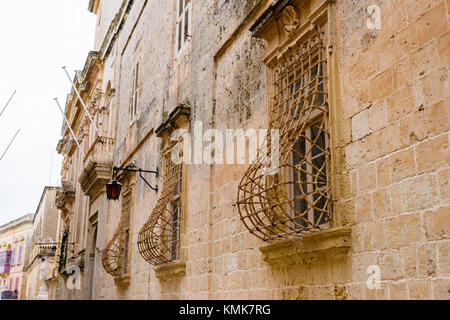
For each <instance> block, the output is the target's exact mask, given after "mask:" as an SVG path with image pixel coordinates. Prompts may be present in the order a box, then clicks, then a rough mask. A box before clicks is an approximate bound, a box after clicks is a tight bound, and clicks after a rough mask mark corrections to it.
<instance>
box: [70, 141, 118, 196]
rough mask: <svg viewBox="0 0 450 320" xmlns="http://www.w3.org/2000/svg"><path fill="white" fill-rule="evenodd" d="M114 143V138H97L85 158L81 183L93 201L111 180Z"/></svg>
mask: <svg viewBox="0 0 450 320" xmlns="http://www.w3.org/2000/svg"><path fill="white" fill-rule="evenodd" d="M114 143H115V140H114V139H113V138H107V137H97V139H95V141H94V143H93V144H92V145H91V147H90V148H89V150H88V152H87V153H86V156H85V157H84V167H83V171H82V173H81V175H80V179H79V182H80V184H81V189H82V190H83V192H84V193H85V194H86V195H88V196H90V197H91V199H95V198H97V197H98V196H99V195H100V193H101V192H102V191H103V190H104V189H105V185H106V184H107V183H108V182H109V181H110V179H111V170H112V152H113V150H114Z"/></svg>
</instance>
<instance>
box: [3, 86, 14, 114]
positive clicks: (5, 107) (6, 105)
mask: <svg viewBox="0 0 450 320" xmlns="http://www.w3.org/2000/svg"><path fill="white" fill-rule="evenodd" d="M16 92H17V90H14V92H13V94H12V96H11V98H9V100H8V102H7V103H6V105H5V107H4V108H3V110H2V112H0V117H1V116H2V114H3V112H5V110H6V108H7V107H8V105H9V103H10V102H11V100H12V99H13V98H14V96H15V94H16Z"/></svg>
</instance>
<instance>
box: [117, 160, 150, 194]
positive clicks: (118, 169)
mask: <svg viewBox="0 0 450 320" xmlns="http://www.w3.org/2000/svg"><path fill="white" fill-rule="evenodd" d="M131 168H132V167H131V166H128V167H126V168H118V167H114V168H113V179H114V180H115V179H116V173H117V172H120V171H122V172H139V177H141V179H142V180H144V182H145V183H146V184H147V186H149V188H150V189H152V190H153V191H155V192H158V190H159V188H158V185H155V186H154V187H153V186H152V185H151V184H150V183H149V182H148V181H147V180H146V179H145V178H144V176H143V175H142V174H143V173H152V174H154V175H156V178H158V177H159V169H158V168H156V171H152V170H143V169H131Z"/></svg>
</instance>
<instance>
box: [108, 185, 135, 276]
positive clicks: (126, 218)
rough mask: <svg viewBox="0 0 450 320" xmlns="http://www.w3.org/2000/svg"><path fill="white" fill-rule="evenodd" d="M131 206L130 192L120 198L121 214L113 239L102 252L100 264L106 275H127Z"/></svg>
mask: <svg viewBox="0 0 450 320" xmlns="http://www.w3.org/2000/svg"><path fill="white" fill-rule="evenodd" d="M132 205H133V199H132V193H131V191H128V192H125V193H124V194H123V196H122V214H121V216H120V222H119V225H118V227H117V229H116V231H115V232H114V235H113V237H112V238H111V240H110V241H109V242H108V244H107V245H106V247H105V249H104V250H103V251H102V264H103V268H104V269H105V271H106V272H107V273H109V274H110V275H112V276H114V277H120V276H123V275H126V274H127V273H128V255H129V241H130V216H131V207H132Z"/></svg>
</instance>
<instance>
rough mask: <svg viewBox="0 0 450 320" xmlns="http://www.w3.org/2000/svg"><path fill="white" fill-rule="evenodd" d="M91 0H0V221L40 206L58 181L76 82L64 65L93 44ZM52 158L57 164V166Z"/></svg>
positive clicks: (79, 63) (76, 64)
mask: <svg viewBox="0 0 450 320" xmlns="http://www.w3.org/2000/svg"><path fill="white" fill-rule="evenodd" d="M88 2H89V0H14V1H6V0H2V1H0V35H1V38H0V112H1V110H2V109H3V107H4V105H5V104H6V102H7V100H8V99H9V97H10V95H11V94H12V92H13V91H14V89H17V94H16V96H15V98H14V100H13V101H12V103H11V104H10V105H9V107H8V109H7V110H6V111H5V113H4V114H3V115H2V116H1V117H0V157H1V154H2V153H3V151H4V150H5V148H6V146H7V145H8V143H9V141H10V139H11V138H12V137H13V136H14V134H15V132H16V131H17V130H18V129H21V132H20V134H19V136H18V137H17V139H16V140H15V142H14V144H13V145H12V147H11V149H10V150H9V151H8V153H7V154H6V156H5V158H4V159H3V160H2V161H1V162H0V225H2V224H5V223H7V222H9V221H10V220H13V219H16V218H18V217H21V216H23V215H25V214H28V213H34V212H35V210H36V208H37V205H38V203H39V200H40V197H41V194H42V191H43V189H44V187H45V186H47V185H49V184H51V185H59V183H60V178H59V176H60V170H61V156H59V155H57V153H56V151H55V150H56V145H57V143H58V140H59V138H60V134H61V124H62V121H63V120H62V116H61V113H60V111H59V110H58V109H57V106H56V104H55V102H54V101H53V99H54V98H55V97H58V98H59V100H60V102H61V104H62V105H63V106H64V105H65V101H66V95H67V93H68V92H69V89H70V83H69V81H68V79H67V76H66V75H65V74H64V73H63V70H62V69H61V67H62V66H63V65H66V66H67V67H68V69H69V70H70V72H71V75H73V70H75V69H81V68H82V67H83V66H84V61H85V59H86V56H87V54H88V52H89V51H90V50H92V48H93V45H94V29H95V16H94V15H93V14H91V13H90V12H89V11H88V10H87V7H88ZM52 158H53V167H52Z"/></svg>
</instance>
